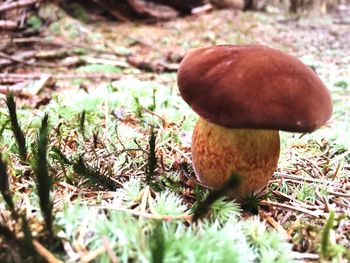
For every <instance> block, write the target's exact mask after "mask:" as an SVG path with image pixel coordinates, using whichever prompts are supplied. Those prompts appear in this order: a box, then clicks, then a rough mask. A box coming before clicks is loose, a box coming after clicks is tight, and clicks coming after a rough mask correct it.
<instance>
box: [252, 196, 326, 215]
mask: <svg viewBox="0 0 350 263" xmlns="http://www.w3.org/2000/svg"><path fill="white" fill-rule="evenodd" d="M259 204H260V205H266V206H275V207H281V208H286V209H290V210H294V211H298V212H301V213H304V214H308V215H310V216H313V217H320V216H324V215H326V213H324V212H321V211H310V210H307V209H304V208H302V207H296V206H291V205H286V204H281V203H277V202H272V201H267V200H262V201H260V202H259Z"/></svg>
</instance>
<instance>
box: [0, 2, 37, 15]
mask: <svg viewBox="0 0 350 263" xmlns="http://www.w3.org/2000/svg"><path fill="white" fill-rule="evenodd" d="M38 3H40V0H20V1H16V2H10V3H3V4H1V5H0V13H2V12H5V11H8V10H11V9H16V8H19V7H25V6H29V5H33V4H38Z"/></svg>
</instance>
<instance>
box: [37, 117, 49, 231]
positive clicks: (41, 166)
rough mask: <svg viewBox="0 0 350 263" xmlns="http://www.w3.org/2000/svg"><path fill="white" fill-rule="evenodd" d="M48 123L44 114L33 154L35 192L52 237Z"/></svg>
mask: <svg viewBox="0 0 350 263" xmlns="http://www.w3.org/2000/svg"><path fill="white" fill-rule="evenodd" d="M48 122H49V115H48V114H45V116H44V118H43V119H42V122H41V127H40V129H39V134H38V139H37V147H38V148H37V151H36V153H35V168H34V171H35V174H36V183H37V191H38V196H39V200H40V209H41V212H42V214H43V217H44V220H45V224H46V228H47V230H48V232H49V233H50V235H51V236H53V214H52V209H53V202H52V199H51V196H50V192H51V190H52V178H51V176H50V174H49V170H48V161H47V147H48Z"/></svg>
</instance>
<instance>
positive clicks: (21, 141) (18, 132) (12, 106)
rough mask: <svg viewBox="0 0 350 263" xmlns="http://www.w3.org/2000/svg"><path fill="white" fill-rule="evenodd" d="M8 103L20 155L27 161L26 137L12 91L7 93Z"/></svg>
mask: <svg viewBox="0 0 350 263" xmlns="http://www.w3.org/2000/svg"><path fill="white" fill-rule="evenodd" d="M6 105H7V108H8V111H9V115H10V121H11V129H12V132H13V134H14V136H15V139H16V142H17V146H18V151H19V156H20V158H21V161H22V162H25V161H26V160H27V146H26V138H25V136H24V133H23V130H22V128H21V126H20V124H19V122H18V118H17V110H16V102H15V99H14V96H13V93H12V92H9V93H8V94H7V95H6Z"/></svg>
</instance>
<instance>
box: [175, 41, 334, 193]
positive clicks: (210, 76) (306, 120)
mask: <svg viewBox="0 0 350 263" xmlns="http://www.w3.org/2000/svg"><path fill="white" fill-rule="evenodd" d="M177 83H178V87H179V91H180V94H181V96H182V97H183V99H184V100H185V101H186V102H187V103H188V104H189V105H190V107H191V108H192V109H193V110H194V111H195V112H196V113H197V114H198V115H199V116H200V117H199V120H198V122H197V124H196V125H195V128H194V132H193V136H192V149H191V150H192V161H193V168H194V171H195V174H196V176H197V178H198V180H199V181H200V182H201V183H202V184H203V185H205V186H207V187H210V188H214V189H216V188H220V187H222V186H223V185H224V184H225V182H226V181H227V180H228V178H229V177H230V175H231V174H232V173H233V172H236V173H238V175H239V176H240V178H241V184H240V185H239V186H238V187H237V188H235V189H233V190H232V191H231V192H230V193H229V194H230V195H231V196H232V197H234V198H236V199H238V200H240V199H243V198H244V196H245V195H249V194H254V193H255V192H257V191H260V190H261V189H262V188H264V187H265V186H266V185H267V183H268V181H269V180H270V179H271V177H272V174H273V172H274V171H275V169H276V167H277V162H278V158H279V153H280V138H279V130H283V131H289V132H302V133H307V132H312V131H314V130H316V129H317V128H319V127H321V126H322V125H323V124H324V123H325V122H326V121H327V120H328V119H329V118H330V116H331V113H332V102H331V97H330V94H329V92H328V90H327V88H326V87H325V85H324V84H323V83H322V81H321V80H320V78H319V77H318V76H317V75H316V73H315V72H314V71H313V70H312V69H310V68H309V67H307V66H306V65H304V64H303V63H302V62H301V61H300V60H299V59H297V58H295V57H293V56H291V55H288V54H286V53H284V52H281V51H279V50H276V49H272V48H269V47H266V46H262V45H218V46H211V47H204V48H199V49H196V50H193V51H191V52H189V53H188V54H187V55H186V56H185V57H184V59H183V61H182V62H181V64H180V67H179V70H178V74H177Z"/></svg>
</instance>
